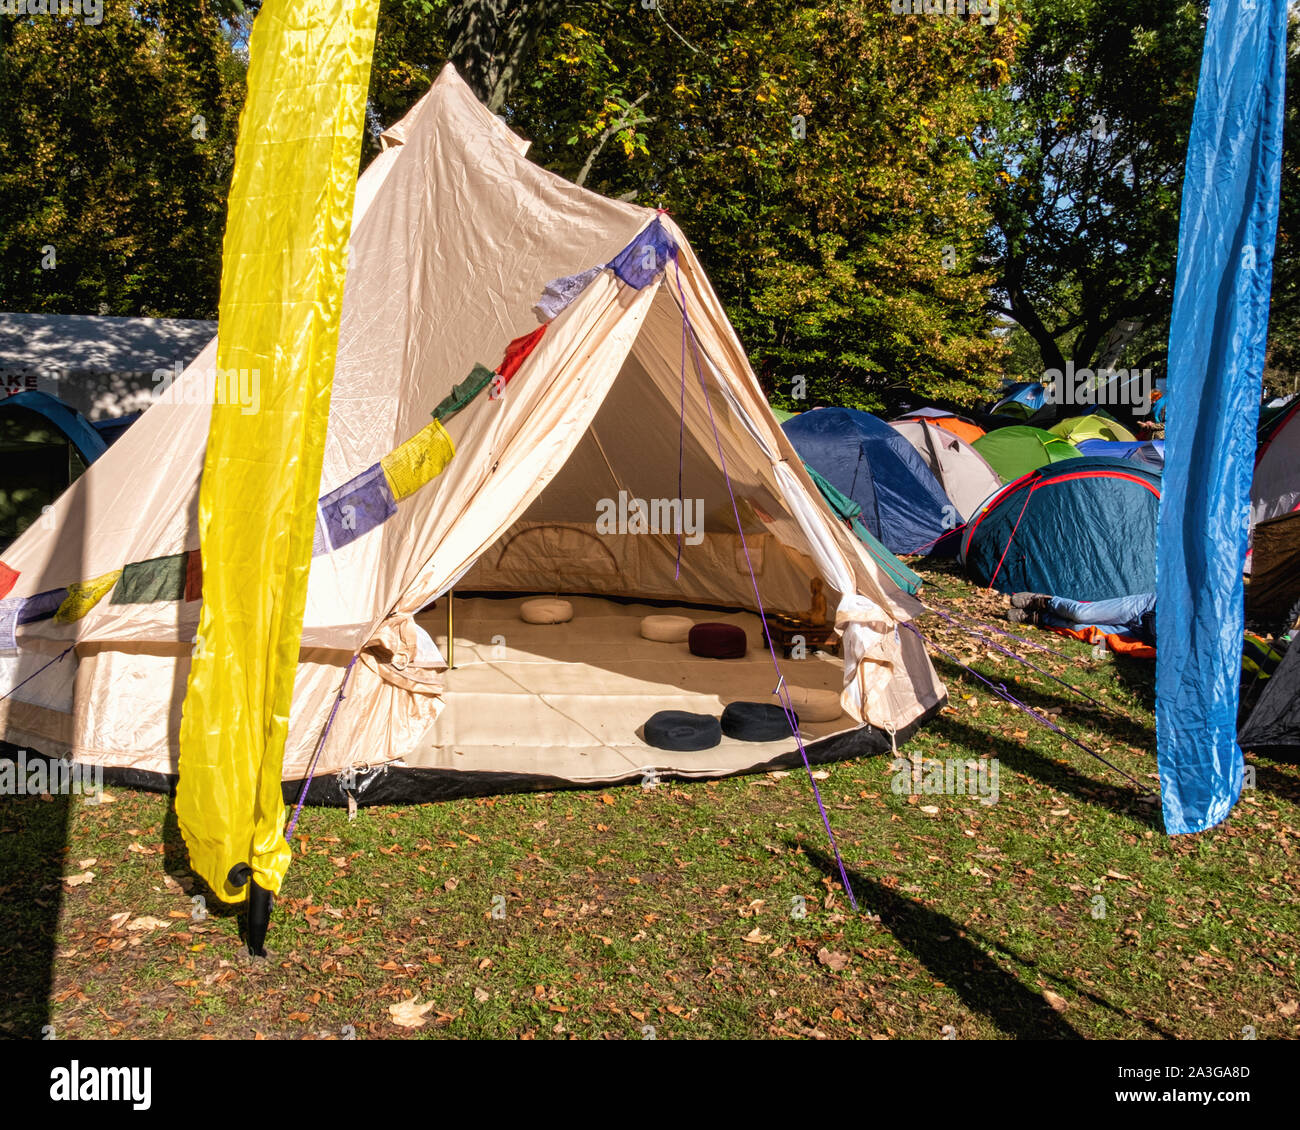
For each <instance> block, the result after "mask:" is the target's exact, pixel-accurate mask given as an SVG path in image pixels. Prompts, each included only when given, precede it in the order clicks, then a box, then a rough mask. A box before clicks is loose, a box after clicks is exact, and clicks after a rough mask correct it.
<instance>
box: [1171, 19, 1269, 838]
mask: <svg viewBox="0 0 1300 1130" xmlns="http://www.w3.org/2000/svg"><path fill="white" fill-rule="evenodd" d="M1286 23H1287V10H1286V0H1257V2H1256V3H1254V4H1253V5H1252V6H1251V7H1249V8H1248V7H1246V5H1244V4H1242V3H1241V2H1240V0H1212V3H1211V5H1210V13H1209V20H1208V23H1207V26H1206V32H1205V46H1204V49H1203V52H1202V55H1201V77H1200V84H1199V86H1198V88H1197V92H1196V110H1195V113H1194V115H1193V118H1192V132H1191V137H1190V140H1189V142H1188V146H1187V165H1186V169H1185V172H1184V176H1183V202H1182V217H1181V220H1180V223H1179V229H1178V272H1177V277H1176V280H1175V286H1174V308H1173V318H1172V321H1171V324H1170V327H1169V378H1168V391H1167V394H1166V397H1165V399H1166V400H1167V401H1168V403H1169V406H1170V407H1169V412H1168V422H1167V428H1166V432H1165V441H1166V448H1165V453H1166V457H1167V462H1166V464H1165V474H1164V490H1163V501H1162V503H1161V510H1160V528H1159V542H1158V554H1157V576H1158V581H1157V605H1156V626H1157V627H1156V636H1157V638H1158V639H1159V640H1160V641H1161V643H1162V644H1163V642H1164V641H1166V640H1176V641H1177V646H1176V647H1167V646H1160V647H1158V648H1157V660H1156V746H1157V753H1158V759H1159V766H1160V787H1161V798H1162V803H1163V806H1164V820H1165V829H1166V831H1168V832H1169V833H1171V834H1172V833H1177V832H1199V831H1202V830H1203V829H1205V828H1209V827H1212V826H1213V825H1215V824H1217V823H1218V822H1219V821H1220V820H1222V819H1223V818H1224V817H1225V816H1227V815H1228V813H1229V812H1230V811H1231V810H1232V806H1233V805H1234V804H1235V803H1236V801H1237V797H1238V796H1239V795H1240V792H1241V784H1242V770H1243V762H1242V756H1241V750H1240V748H1239V747H1238V745H1237V698H1238V682H1239V677H1240V668H1241V640H1242V632H1243V630H1244V627H1245V624H1244V609H1243V592H1242V568H1243V566H1244V565H1245V560H1246V530H1247V516H1248V513H1249V505H1250V480H1251V474H1252V471H1253V468H1254V461H1255V427H1256V423H1257V421H1258V417H1259V402H1260V397H1261V391H1262V389H1261V386H1262V378H1263V371H1264V345H1265V340H1266V334H1267V330H1268V307H1269V289H1270V286H1271V283H1272V274H1273V245H1274V240H1275V238H1276V235H1277V213H1278V195H1279V188H1280V184H1281V175H1282V124H1283V90H1284V86H1285V81H1284V80H1285V74H1286Z"/></svg>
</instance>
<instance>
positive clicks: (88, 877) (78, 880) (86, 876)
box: [63, 871, 95, 887]
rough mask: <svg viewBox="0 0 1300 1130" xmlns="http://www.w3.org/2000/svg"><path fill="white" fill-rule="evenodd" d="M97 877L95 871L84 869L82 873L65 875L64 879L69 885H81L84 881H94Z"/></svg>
mask: <svg viewBox="0 0 1300 1130" xmlns="http://www.w3.org/2000/svg"><path fill="white" fill-rule="evenodd" d="M94 878H95V873H94V872H93V871H83V872H82V873H81V874H80V875H64V876H63V881H64V882H65V883H67V884H68V886H69V887H80V886H81V885H82V884H83V883H89V882H92V881H93V880H94Z"/></svg>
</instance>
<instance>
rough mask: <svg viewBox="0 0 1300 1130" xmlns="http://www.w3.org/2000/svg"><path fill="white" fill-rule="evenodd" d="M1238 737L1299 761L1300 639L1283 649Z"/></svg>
mask: <svg viewBox="0 0 1300 1130" xmlns="http://www.w3.org/2000/svg"><path fill="white" fill-rule="evenodd" d="M1298 639H1300V637H1298ZM1237 741H1238V744H1239V745H1240V746H1241V748H1242V749H1244V750H1250V751H1253V752H1255V753H1260V754H1263V755H1264V756H1266V757H1272V758H1274V759H1275V760H1278V761H1300V642H1297V641H1296V640H1293V641H1292V643H1291V645H1290V647H1288V648H1287V649H1286V654H1285V655H1284V656H1282V662H1281V663H1279V664H1278V666H1277V670H1276V671H1274V672H1273V674H1272V675H1271V676H1270V677H1269V680H1268V682H1266V683H1265V684H1264V690H1263V692H1262V693H1261V694H1260V696H1259V701H1258V702H1256V703H1255V708H1254V709H1253V710H1252V711H1251V712H1250V717H1249V718H1247V719H1246V724H1245V725H1244V726H1242V727H1241V731H1240V734H1239V736H1238V739H1237Z"/></svg>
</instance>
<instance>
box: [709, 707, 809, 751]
mask: <svg viewBox="0 0 1300 1130" xmlns="http://www.w3.org/2000/svg"><path fill="white" fill-rule="evenodd" d="M794 721H795V725H796V726H797V725H798V724H799V716H798V715H797V714H796V715H795V719H794ZM722 732H723V733H724V734H726V735H727V737H729V738H735V739H736V740H737V741H741V742H776V741H780V740H781V739H782V738H788V737H790V723H789V721H787V719H786V716H785V711H784V710H782V709H781V708H780V707H779V706H774V705H773V704H772V703H770V702H733V703H732V704H731V705H730V706H728V707H727V709H726V710H724V711H723V712H722Z"/></svg>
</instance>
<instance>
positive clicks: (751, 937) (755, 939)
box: [745, 926, 772, 946]
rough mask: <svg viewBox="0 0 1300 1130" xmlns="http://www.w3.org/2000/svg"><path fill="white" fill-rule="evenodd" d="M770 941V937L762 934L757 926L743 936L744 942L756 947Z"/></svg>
mask: <svg viewBox="0 0 1300 1130" xmlns="http://www.w3.org/2000/svg"><path fill="white" fill-rule="evenodd" d="M771 940H772V935H771V934H764V933H763V931H762V930H760V929H759V928H758V927H757V926H755V927H754V928H753V929H752V930H750V932H749V933H748V934H746V935H745V941H747V942H750V943H751V944H753V945H756V946H763V945H766V944H767V943H768V942H770V941H771Z"/></svg>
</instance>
